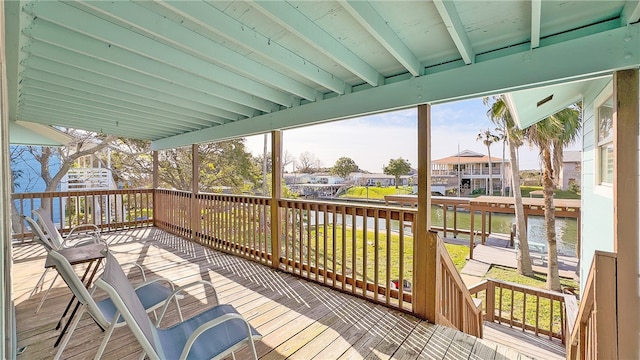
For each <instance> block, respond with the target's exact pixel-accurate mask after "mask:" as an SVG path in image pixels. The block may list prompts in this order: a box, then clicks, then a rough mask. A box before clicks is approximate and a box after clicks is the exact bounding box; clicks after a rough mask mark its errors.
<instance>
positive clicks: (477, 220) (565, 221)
mask: <svg viewBox="0 0 640 360" xmlns="http://www.w3.org/2000/svg"><path fill="white" fill-rule="evenodd" d="M443 216H444V212H443V211H442V208H441V207H439V206H432V208H431V219H432V222H433V226H440V227H441V226H442V224H443ZM309 217H310V218H309V224H315V214H314V212H310V214H309ZM457 217H458V220H457V227H458V229H461V230H469V225H470V224H471V215H470V213H469V212H467V211H460V210H458V214H457ZM328 219H329V223H333V219H332V214H331V213H329V214H328ZM318 220H319V223H320V224H322V222H323V220H324V214H323V213H322V212H319V219H318ZM345 222H346V225H347V226H352V217H351V215H347V216H346V219H345ZM481 222H482V219H481V216H475V217H474V228H475V229H481ZM514 222H515V216H513V215H509V214H493V215H492V216H491V231H492V232H493V233H501V234H509V233H510V232H511V224H513V223H514ZM341 223H342V216H341V215H336V224H341ZM375 225H376V224H375V220H374V219H373V218H370V217H368V218H367V229H369V230H371V231H373V230H374V229H375ZM377 226H378V230H379V231H386V220H385V219H378V224H377ZM356 227H357V228H363V218H362V217H361V216H357V217H356ZM447 228H449V229H452V228H453V210H452V209H451V208H450V209H449V210H448V211H447ZM398 229H399V222H398V221H397V220H392V221H391V231H398ZM577 230H578V227H577V221H576V219H572V218H556V239H557V240H558V253H559V254H560V255H566V256H576V243H577V239H578V231H577ZM405 232H406V233H407V234H410V233H411V224H410V223H406V224H405ZM527 234H528V239H529V241H531V242H539V243H546V242H547V239H546V235H545V223H544V217H543V216H529V223H528V232H527ZM447 236H453V234H452V233H448V234H447ZM458 238H461V239H468V238H469V236H468V235H465V234H458Z"/></svg>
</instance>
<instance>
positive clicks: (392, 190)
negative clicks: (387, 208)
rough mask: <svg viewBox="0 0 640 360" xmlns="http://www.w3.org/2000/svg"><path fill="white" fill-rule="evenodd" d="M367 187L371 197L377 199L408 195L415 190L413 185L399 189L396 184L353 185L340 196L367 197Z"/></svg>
mask: <svg viewBox="0 0 640 360" xmlns="http://www.w3.org/2000/svg"><path fill="white" fill-rule="evenodd" d="M367 188H368V189H369V199H377V200H384V196H385V195H407V194H411V193H412V192H413V187H411V186H400V187H398V188H397V189H396V187H395V186H384V187H379V186H353V187H351V188H349V189H348V190H347V192H346V193H345V194H344V195H341V196H340V197H345V198H358V199H366V198H367Z"/></svg>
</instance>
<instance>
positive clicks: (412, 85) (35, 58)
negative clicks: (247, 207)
mask: <svg viewBox="0 0 640 360" xmlns="http://www.w3.org/2000/svg"><path fill="white" fill-rule="evenodd" d="M4 6H5V26H6V50H7V52H6V55H7V72H8V85H9V105H10V118H11V119H10V120H12V121H16V120H21V121H29V122H35V123H40V124H44V125H55V126H64V127H74V128H81V129H87V130H92V131H98V132H103V133H109V134H116V135H120V136H127V137H133V138H140V139H149V140H154V141H153V146H154V148H156V149H161V148H168V147H174V146H180V145H186V144H191V143H194V142H206V141H214V140H220V139H226V138H232V137H238V136H244V135H251V134H257V133H261V132H265V131H269V130H273V129H286V128H291V127H296V126H304V125H306V124H312V123H318V122H323V121H331V120H336V119H342V118H347V117H352V116H357V115H362V114H369V113H375V112H381V111H387V110H390V109H397V108H403V107H409V106H415V105H417V104H423V103H433V104H437V103H443V102H447V101H452V100H457V99H465V98H471V97H478V96H483V95H489V94H498V93H504V92H512V91H520V90H526V89H534V88H539V87H541V86H551V85H557V84H562V83H565V82H577V81H581V80H586V79H593V78H597V77H601V76H603V75H607V74H610V73H611V72H612V71H613V70H616V69H622V68H630V67H638V66H640V30H639V29H640V24H638V19H639V18H640V1H638V0H634V1H615V0H610V1H541V0H531V1H482V0H477V1H444V0H433V1H429V0H427V1H350V0H339V1H204V2H201V1H175V2H173V1H141V2H127V1H115V2H107V1H64V2H61V1H19V2H18V1H5V2H4ZM571 91H573V90H571ZM569 97H570V96H569Z"/></svg>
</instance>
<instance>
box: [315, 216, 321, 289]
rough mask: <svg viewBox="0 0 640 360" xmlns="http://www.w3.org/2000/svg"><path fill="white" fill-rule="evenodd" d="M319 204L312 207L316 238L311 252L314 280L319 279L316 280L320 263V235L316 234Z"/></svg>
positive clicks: (318, 222) (318, 220) (318, 221)
mask: <svg viewBox="0 0 640 360" xmlns="http://www.w3.org/2000/svg"><path fill="white" fill-rule="evenodd" d="M319 208H320V206H318V205H316V206H315V207H314V218H315V232H316V234H315V240H316V246H315V248H314V252H313V256H314V261H313V265H314V266H315V273H316V282H317V281H319V280H318V272H319V271H318V268H319V267H320V264H318V252H320V245H319V241H320V236H319V234H318V232H319V226H320V219H319V218H320V214H319V213H318V210H319Z"/></svg>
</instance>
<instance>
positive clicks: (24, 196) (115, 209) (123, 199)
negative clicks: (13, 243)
mask: <svg viewBox="0 0 640 360" xmlns="http://www.w3.org/2000/svg"><path fill="white" fill-rule="evenodd" d="M11 199H12V204H11V205H12V218H13V224H14V228H13V232H14V238H16V239H21V240H24V239H29V238H31V236H32V233H31V229H30V228H28V227H27V225H26V223H25V222H24V221H22V219H21V218H20V215H27V216H31V217H33V215H32V214H31V212H32V210H35V209H38V208H40V207H46V208H48V209H49V211H50V213H51V216H52V220H53V221H54V223H56V224H58V227H59V229H60V232H61V233H62V234H64V233H67V232H68V231H69V230H71V228H73V227H74V226H77V225H80V224H86V223H92V224H96V225H98V226H99V227H100V228H101V229H102V230H103V231H113V230H124V229H130V228H135V227H140V226H148V225H150V224H152V222H153V207H154V206H153V190H152V189H132V190H129V189H127V190H92V191H69V192H62V191H56V192H38V193H16V194H12V195H11Z"/></svg>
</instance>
